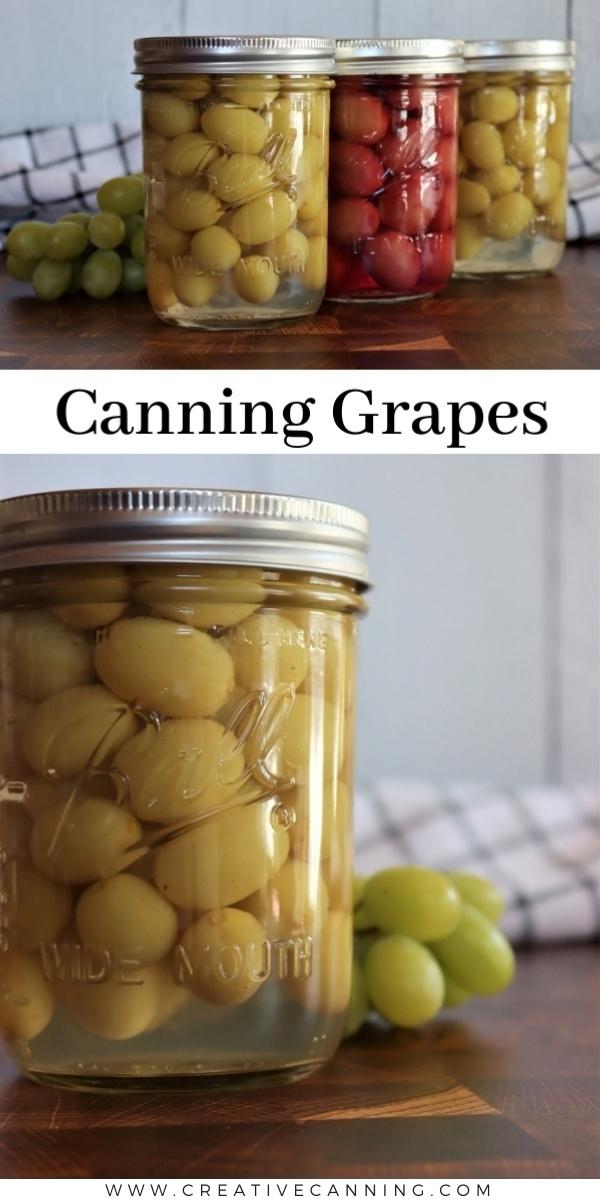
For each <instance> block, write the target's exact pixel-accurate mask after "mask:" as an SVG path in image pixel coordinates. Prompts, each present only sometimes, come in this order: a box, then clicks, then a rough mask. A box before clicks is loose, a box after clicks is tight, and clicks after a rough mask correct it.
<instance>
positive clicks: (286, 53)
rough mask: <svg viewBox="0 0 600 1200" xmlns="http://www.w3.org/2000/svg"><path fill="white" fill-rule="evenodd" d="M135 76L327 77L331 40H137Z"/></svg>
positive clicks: (231, 37)
mask: <svg viewBox="0 0 600 1200" xmlns="http://www.w3.org/2000/svg"><path fill="white" fill-rule="evenodd" d="M134 49H135V71H134V74H137V75H164V74H165V72H166V71H174V72H176V73H177V74H178V75H185V74H194V73H196V72H198V71H204V72H209V73H210V72H212V73H216V74H219V75H245V74H250V73H252V74H257V73H263V74H268V75H270V74H277V73H278V72H281V73H284V74H286V75H328V74H330V73H331V72H332V71H333V67H334V56H335V42H334V40H333V38H316V37H266V36H265V37H263V36H261V37H254V36H248V37H247V36H245V35H239V36H238V35H237V34H227V35H223V36H221V35H219V36H214V37H213V36H210V37H162V38H160V37H154V38H137V40H136V41H135V42H134Z"/></svg>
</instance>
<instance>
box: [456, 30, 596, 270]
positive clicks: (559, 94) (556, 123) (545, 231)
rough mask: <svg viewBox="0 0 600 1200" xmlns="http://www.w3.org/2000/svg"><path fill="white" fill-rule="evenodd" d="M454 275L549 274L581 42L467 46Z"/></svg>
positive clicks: (562, 202)
mask: <svg viewBox="0 0 600 1200" xmlns="http://www.w3.org/2000/svg"><path fill="white" fill-rule="evenodd" d="M465 63H466V67H467V71H466V74H465V77H464V79H463V83H462V88H461V100H460V127H461V128H460V153H459V175H460V178H459V182H458V226H457V261H456V272H457V274H459V275H472V276H475V275H488V274H496V275H516V276H518V275H525V274H531V273H532V272H545V271H552V270H553V269H554V268H555V267H556V266H558V263H559V262H560V260H561V258H562V256H563V253H564V248H565V239H566V231H565V226H566V213H567V199H568V191H567V160H568V151H569V125H570V111H571V84H572V79H573V72H574V69H575V45H574V43H573V42H561V41H489V42H467V43H466V44H465Z"/></svg>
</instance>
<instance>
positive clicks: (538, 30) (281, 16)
mask: <svg viewBox="0 0 600 1200" xmlns="http://www.w3.org/2000/svg"><path fill="white" fill-rule="evenodd" d="M1 8H2V41H3V48H4V54H3V67H2V72H1V74H0V122H1V128H3V129H5V130H8V129H20V128H23V127H25V126H34V127H35V126H39V125H51V124H55V123H57V122H63V121H64V122H73V121H85V120H87V121H95V120H101V119H104V118H109V119H123V118H126V117H132V116H133V117H134V118H135V117H136V116H137V101H136V96H135V91H134V84H133V80H132V77H131V74H130V72H131V66H132V63H131V57H132V43H133V39H134V38H135V37H143V36H148V37H151V36H155V35H161V34H162V35H168V34H180V33H239V32H244V31H246V32H249V31H251V32H254V33H305V34H308V33H315V34H325V35H337V36H340V37H341V36H358V37H360V36H369V35H373V34H379V35H382V36H405V37H416V36H429V37H452V36H454V37H466V38H477V37H559V38H564V37H566V36H573V37H575V38H576V39H577V41H578V47H579V59H578V78H577V88H576V93H575V134H576V136H577V138H580V139H585V138H592V137H600V113H599V105H598V84H597V68H598V62H599V61H600V14H599V5H598V0H501V2H499V0H418V2H417V0H301V2H300V3H299V2H298V0H292V2H289V0H252V3H250V2H249V0H53V3H48V0H1Z"/></svg>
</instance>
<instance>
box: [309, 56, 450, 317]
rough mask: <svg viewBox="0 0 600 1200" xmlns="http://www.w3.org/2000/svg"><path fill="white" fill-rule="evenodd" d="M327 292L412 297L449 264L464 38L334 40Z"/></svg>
mask: <svg viewBox="0 0 600 1200" xmlns="http://www.w3.org/2000/svg"><path fill="white" fill-rule="evenodd" d="M335 70H336V88H335V92H334V94H333V97H332V110H331V143H330V197H331V199H330V205H329V264H328V280H327V295H328V297H331V298H332V299H337V300H409V299H413V298H414V297H417V296H425V295H431V294H433V293H435V292H438V291H440V289H441V288H443V287H444V285H445V284H446V283H447V281H448V279H449V278H450V276H451V274H452V268H453V265H454V246H455V237H454V228H455V223H456V161H457V119H458V82H459V78H460V75H461V72H462V70H463V59H462V42H456V41H443V40H441V39H428V40H423V39H397V38H388V39H376V40H373V41H370V40H362V39H361V40H355V39H345V40H343V41H338V42H337V43H336V68H335Z"/></svg>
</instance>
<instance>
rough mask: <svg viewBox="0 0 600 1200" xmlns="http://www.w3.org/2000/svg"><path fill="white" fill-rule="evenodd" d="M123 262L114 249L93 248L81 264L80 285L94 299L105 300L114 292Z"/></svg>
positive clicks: (118, 281) (119, 279)
mask: <svg viewBox="0 0 600 1200" xmlns="http://www.w3.org/2000/svg"><path fill="white" fill-rule="evenodd" d="M122 272H123V264H122V262H121V259H120V258H119V255H118V254H117V252H116V250H94V252H93V253H92V254H90V256H89V258H87V259H86V261H85V262H84V264H83V270H82V272H81V285H82V287H83V290H84V292H86V293H87V295H88V296H92V297H93V299H94V300H107V299H108V297H109V296H112V295H113V292H116V290H117V288H118V286H119V284H120V282H121V275H122Z"/></svg>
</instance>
